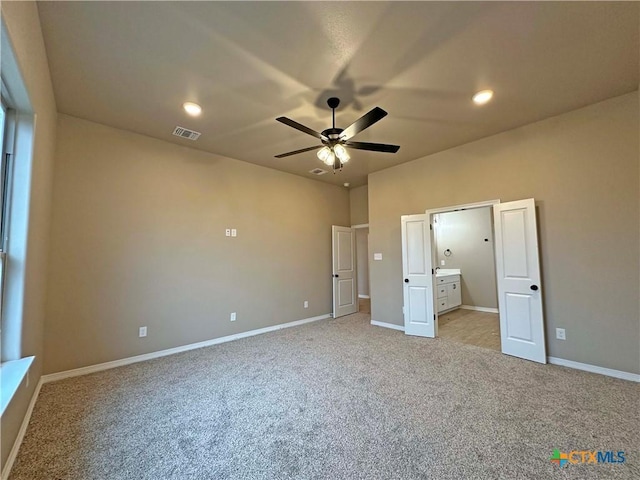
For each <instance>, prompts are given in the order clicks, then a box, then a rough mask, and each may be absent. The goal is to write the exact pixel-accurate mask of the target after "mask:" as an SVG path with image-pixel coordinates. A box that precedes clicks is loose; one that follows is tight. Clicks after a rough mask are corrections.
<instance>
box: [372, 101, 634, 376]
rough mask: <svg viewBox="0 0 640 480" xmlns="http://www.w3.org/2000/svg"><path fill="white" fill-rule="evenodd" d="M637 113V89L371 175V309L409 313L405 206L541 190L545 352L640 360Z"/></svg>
mask: <svg viewBox="0 0 640 480" xmlns="http://www.w3.org/2000/svg"><path fill="white" fill-rule="evenodd" d="M638 116H639V115H638V92H635V93H631V94H628V95H624V96H621V97H617V98H614V99H611V100H608V101H605V102H601V103H598V104H595V105H591V106H588V107H586V108H582V109H580V110H576V111H573V112H570V113H567V114H564V115H560V116H557V117H553V118H550V119H547V120H544V121H541V122H537V123H534V124H531V125H527V126H524V127H521V128H517V129H514V130H511V131H508V132H504V133H501V134H499V135H495V136H492V137H489V138H486V139H483V140H479V141H476V142H472V143H469V144H466V145H462V146H460V147H457V148H453V149H450V150H447V151H444V152H440V153H437V154H434V155H430V156H427V157H425V158H422V159H418V160H415V161H413V162H409V163H406V164H403V165H400V166H397V167H393V168H389V169H386V170H383V171H380V172H377V173H374V174H371V175H369V225H370V227H369V230H370V236H369V247H370V250H371V251H372V252H382V253H383V255H384V257H383V258H384V260H383V261H379V262H372V263H371V264H370V268H371V270H370V279H371V298H372V319H374V320H378V321H381V322H389V323H394V324H397V325H401V324H402V322H403V320H402V281H401V280H402V265H401V243H400V215H403V214H413V213H422V212H424V210H425V209H428V208H437V207H444V206H449V205H457V204H464V203H472V202H477V201H484V200H490V199H494V198H499V199H501V200H502V201H503V202H504V201H510V200H518V199H523V198H530V197H534V198H535V199H536V205H537V210H538V222H539V223H538V229H539V243H540V253H541V264H542V277H543V289H544V290H543V292H544V304H545V305H544V313H545V320H546V332H547V346H548V349H547V351H548V354H549V355H551V356H554V357H560V358H564V359H568V360H573V361H577V362H584V363H588V364H593V365H599V366H602V367H608V368H613V369H618V370H623V371H628V372H634V373H638V372H640V320H639V318H640V313H639V305H638V292H639V290H640V285H639V278H638V265H639V260H640V259H639V251H640V250H639V244H640V242H639V228H640V225H639V218H640V212H639V202H638V199H639V188H638V187H639V182H638V178H639V172H638V167H639V138H638V135H639V122H638ZM556 327H563V328H566V333H567V340H566V341H561V340H556V339H555V328H556Z"/></svg>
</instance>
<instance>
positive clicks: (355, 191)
mask: <svg viewBox="0 0 640 480" xmlns="http://www.w3.org/2000/svg"><path fill="white" fill-rule="evenodd" d="M368 192H369V189H368V187H367V185H363V186H362V187H357V188H352V189H351V190H349V202H350V206H351V225H364V224H367V223H369V198H368Z"/></svg>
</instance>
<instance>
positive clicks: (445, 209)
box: [424, 198, 500, 337]
mask: <svg viewBox="0 0 640 480" xmlns="http://www.w3.org/2000/svg"><path fill="white" fill-rule="evenodd" d="M499 203H500V199H499V198H497V199H494V200H486V201H484V202H473V203H463V204H460V205H453V206H450V207H439V208H430V209H428V210H426V211H425V212H424V213H425V214H427V218H428V220H429V224H430V225H433V215H434V214H438V213H449V212H457V211H460V210H472V209H474V208H486V207H489V208H491V218H493V206H494V205H496V204H499ZM431 231H432V232H434V230H431ZM494 235H495V233H494ZM432 236H433V233H432ZM437 260H438V259H437V252H436V250H435V242H434V241H433V239H432V242H431V265H434V267H433V269H434V272H435V268H436V264H437ZM493 262H494V264H495V263H496V250H495V242H494V245H493ZM496 267H497V265H496ZM434 277H435V274H434ZM494 281H495V282H496V284H497V282H498V277H497V271H496V274H495V275H494ZM433 294H434V296H435V295H436V293H435V288H434V289H433ZM433 302H434V303H433V305H434V309H433V313H434V315H435V321H434V323H435V331H436V337H437V336H438V320H439V317H440V315H439V313H438V312H437V309H436V308H435V305H436V299H435V298H434V299H433Z"/></svg>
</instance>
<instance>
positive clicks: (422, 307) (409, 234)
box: [401, 215, 436, 337]
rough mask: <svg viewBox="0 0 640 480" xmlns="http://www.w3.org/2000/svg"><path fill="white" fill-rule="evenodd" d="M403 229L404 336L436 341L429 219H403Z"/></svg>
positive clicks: (403, 217)
mask: <svg viewBox="0 0 640 480" xmlns="http://www.w3.org/2000/svg"><path fill="white" fill-rule="evenodd" d="M401 226H402V227H401V230H402V272H403V298H404V306H403V309H402V310H403V313H404V333H405V334H407V335H418V336H421V337H435V336H436V327H435V315H434V311H433V275H432V270H431V233H430V230H429V216H428V215H403V216H402V218H401Z"/></svg>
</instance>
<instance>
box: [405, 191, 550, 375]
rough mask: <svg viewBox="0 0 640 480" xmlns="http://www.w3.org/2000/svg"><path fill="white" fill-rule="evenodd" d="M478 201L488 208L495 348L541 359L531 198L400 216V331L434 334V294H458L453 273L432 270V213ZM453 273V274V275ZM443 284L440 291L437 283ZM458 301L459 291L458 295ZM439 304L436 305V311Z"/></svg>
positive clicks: (540, 314) (541, 322)
mask: <svg viewBox="0 0 640 480" xmlns="http://www.w3.org/2000/svg"><path fill="white" fill-rule="evenodd" d="M484 206H492V207H493V217H494V230H493V231H494V235H495V267H496V283H497V292H498V305H499V311H500V312H499V316H500V344H501V351H502V353H505V354H507V355H513V356H515V357H519V358H524V359H527V360H532V361H535V362H539V363H546V361H547V358H546V344H545V335H544V317H543V311H542V290H541V288H540V281H541V277H540V265H539V253H538V233H537V226H536V209H535V200H534V199H533V198H529V199H524V200H516V201H511V202H506V203H500V201H499V200H494V201H489V202H481V203H475V204H467V205H458V206H454V207H445V208H439V209H433V210H427V211H426V213H425V214H419V215H403V216H402V217H401V236H402V273H403V277H404V278H403V299H404V304H403V307H402V310H403V316H404V332H405V334H406V335H416V336H422V337H435V336H436V335H437V333H438V316H437V315H438V308H437V307H438V305H437V302H438V299H439V298H441V297H440V295H443V296H445V297H446V301H445V303H444V305H445V306H446V307H447V309H448V308H449V307H450V306H451V305H452V302H451V301H450V300H449V298H450V297H453V298H454V299H455V300H456V301H458V300H457V298H456V296H457V295H459V293H460V289H459V288H458V289H457V290H456V286H455V285H456V283H459V281H460V278H459V277H460V272H447V273H448V274H449V276H453V277H454V278H449V279H445V278H442V277H443V274H442V273H441V274H440V275H439V276H438V275H436V272H435V267H436V265H434V264H435V262H436V260H437V258H436V256H435V252H434V251H433V249H432V245H433V244H434V238H433V237H434V231H433V224H432V223H431V222H432V219H433V215H434V214H440V213H445V212H450V211H455V210H462V209H471V208H478V207H484ZM455 277H457V278H455ZM444 284H447V285H446V293H445V291H442V290H441V291H439V289H438V287H443V286H445V285H444ZM460 303H461V296H460ZM442 312H443V309H441V310H440V313H442Z"/></svg>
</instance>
